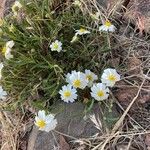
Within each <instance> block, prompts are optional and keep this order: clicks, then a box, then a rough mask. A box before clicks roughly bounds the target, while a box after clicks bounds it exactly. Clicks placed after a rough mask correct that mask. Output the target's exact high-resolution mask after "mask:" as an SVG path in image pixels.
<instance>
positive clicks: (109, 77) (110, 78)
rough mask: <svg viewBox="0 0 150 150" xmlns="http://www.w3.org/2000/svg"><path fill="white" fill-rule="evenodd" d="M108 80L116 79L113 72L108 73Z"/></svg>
mask: <svg viewBox="0 0 150 150" xmlns="http://www.w3.org/2000/svg"><path fill="white" fill-rule="evenodd" d="M108 80H110V81H116V76H115V75H113V74H110V75H109V76H108Z"/></svg>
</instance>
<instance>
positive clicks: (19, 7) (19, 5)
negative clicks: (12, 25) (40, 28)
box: [12, 1, 22, 15]
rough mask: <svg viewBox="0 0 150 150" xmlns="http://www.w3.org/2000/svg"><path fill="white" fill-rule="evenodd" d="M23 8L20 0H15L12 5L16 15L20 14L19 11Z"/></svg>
mask: <svg viewBox="0 0 150 150" xmlns="http://www.w3.org/2000/svg"><path fill="white" fill-rule="evenodd" d="M21 8H22V5H21V3H20V2H19V1H15V3H14V4H13V6H12V11H13V13H14V15H17V14H18V11H19V10H20V9H21Z"/></svg>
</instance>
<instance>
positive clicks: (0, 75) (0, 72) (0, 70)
mask: <svg viewBox="0 0 150 150" xmlns="http://www.w3.org/2000/svg"><path fill="white" fill-rule="evenodd" d="M3 67H4V65H3V63H0V79H1V78H2V69H3Z"/></svg>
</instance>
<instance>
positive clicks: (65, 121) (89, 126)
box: [28, 103, 101, 150]
mask: <svg viewBox="0 0 150 150" xmlns="http://www.w3.org/2000/svg"><path fill="white" fill-rule="evenodd" d="M55 110H57V112H58V114H57V115H56V119H57V121H58V126H57V127H56V132H55V131H52V132H49V133H46V132H42V131H38V129H37V128H36V127H33V131H32V132H31V135H30V138H29V142H28V150H53V149H54V147H58V146H59V144H58V143H59V133H58V132H61V133H63V134H66V135H68V136H67V140H68V141H69V140H71V139H74V138H84V137H90V136H93V135H95V134H96V133H98V132H99V130H98V129H97V128H95V126H94V124H93V122H91V121H90V119H86V120H85V119H84V118H83V117H84V116H85V114H84V110H85V107H84V104H82V103H73V104H65V103H60V104H58V105H57V106H55ZM55 110H54V111H55ZM90 113H91V114H93V113H94V114H95V115H98V116H99V118H101V113H100V108H99V106H98V104H95V105H94V107H93V109H92V111H91V112H90ZM57 131H58V132H57ZM69 136H70V138H69ZM71 137H72V138H71ZM65 138H66V137H65Z"/></svg>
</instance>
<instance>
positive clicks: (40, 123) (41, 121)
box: [36, 120, 46, 128]
mask: <svg viewBox="0 0 150 150" xmlns="http://www.w3.org/2000/svg"><path fill="white" fill-rule="evenodd" d="M36 124H37V126H38V127H40V128H44V127H45V125H46V122H45V121H44V120H39V121H37V122H36Z"/></svg>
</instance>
